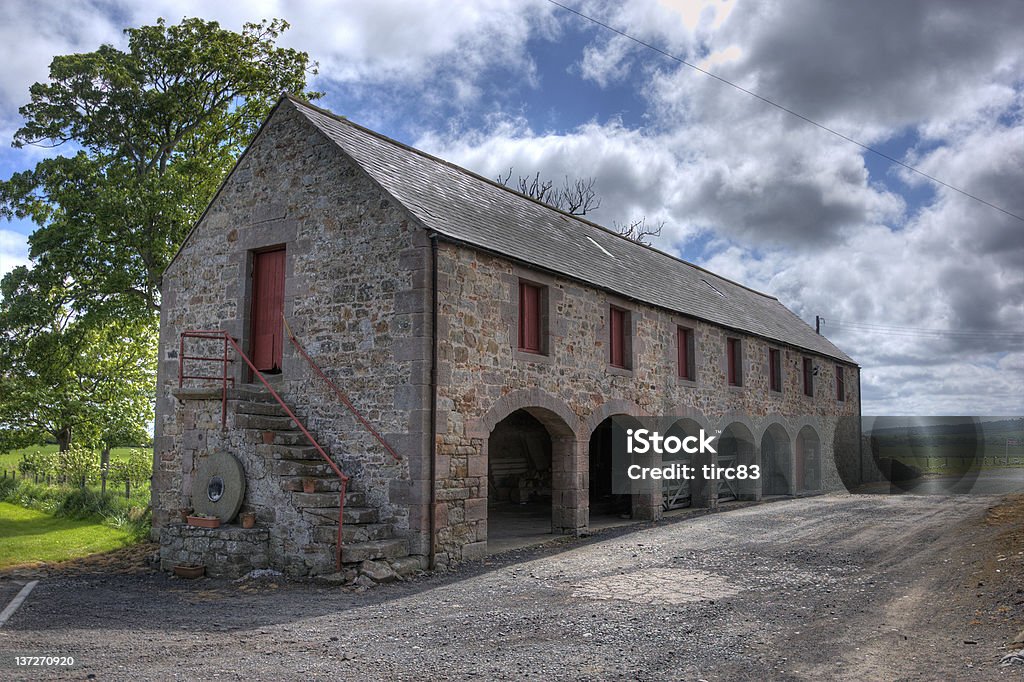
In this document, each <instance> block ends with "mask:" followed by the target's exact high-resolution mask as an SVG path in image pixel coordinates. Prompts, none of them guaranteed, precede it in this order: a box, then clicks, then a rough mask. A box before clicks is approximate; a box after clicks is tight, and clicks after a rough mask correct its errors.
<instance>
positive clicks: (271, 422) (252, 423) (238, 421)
mask: <svg viewBox="0 0 1024 682" xmlns="http://www.w3.org/2000/svg"><path fill="white" fill-rule="evenodd" d="M235 428H238V429H256V430H258V431H278V432H282V431H286V432H291V431H297V430H298V427H297V426H296V425H295V422H294V421H292V418H291V417H288V416H285V417H273V416H270V415H266V414H236V415H235Z"/></svg>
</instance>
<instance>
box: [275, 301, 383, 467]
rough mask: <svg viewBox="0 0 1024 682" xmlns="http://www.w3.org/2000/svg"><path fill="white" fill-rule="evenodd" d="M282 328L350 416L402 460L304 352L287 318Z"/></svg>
mask: <svg viewBox="0 0 1024 682" xmlns="http://www.w3.org/2000/svg"><path fill="white" fill-rule="evenodd" d="M284 328H285V330H286V331H287V332H288V340H289V341H291V342H292V345H293V346H295V349H296V350H297V351H299V354H300V355H301V356H302V357H303V358H305V360H306V362H307V363H308V364H309V366H310V367H312V368H313V371H314V372H316V373H317V374H318V375H319V376H320V378H321V379H323V380H324V381H325V382H327V385H328V386H330V387H331V390H333V391H334V394H335V395H336V396H338V400H340V401H341V402H342V404H344V405H345V407H347V408H348V410H349V412H351V413H352V416H354V417H355V418H356V419H358V420H359V423H360V424H362V425H363V426H364V427H366V430H367V431H369V432H370V434H371V435H372V436H373V437H374V438H376V439H377V442H378V443H380V444H381V445H382V446H384V449H385V450H387V451H388V453H389V454H390V455H391V456H392V457H394V458H395V461H396V462H400V461H402V458H401V456H399V454H398V453H397V452H395V449H394V448H393V447H391V444H390V443H388V441H387V440H386V439H385V438H384V436H382V435H380V433H379V432H378V431H377V429H375V428H373V425H372V424H371V423H370V422H368V421H366V418H364V417H363V415H362V413H361V412H359V410H358V409H356V406H355V405H353V404H352V401H351V400H349V399H348V396H346V395H345V394H344V393H343V392H342V390H341V389H340V388H338V387H337V385H336V384H335V383H334V382H333V381H331V379H330V377H328V376H327V375H326V374H324V371H323V370H322V369H320V366H319V365H317V364H316V362H315V361H314V360H313V358H311V357H309V354H308V353H306V349H305V348H303V347H302V344H301V343H299V340H298V339H297V338H295V332H293V331H292V327H291V325H290V324H288V320H287V319H286V318H284Z"/></svg>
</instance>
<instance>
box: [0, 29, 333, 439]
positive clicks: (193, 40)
mask: <svg viewBox="0 0 1024 682" xmlns="http://www.w3.org/2000/svg"><path fill="white" fill-rule="evenodd" d="M287 28H288V24H287V22H284V21H280V20H271V21H263V22H260V23H250V24H246V25H245V26H244V27H243V29H242V31H241V32H234V31H229V30H226V29H223V28H221V27H220V26H219V25H218V24H217V22H211V21H204V20H201V19H184V20H183V21H182V22H181V23H180V24H177V25H167V24H166V23H165V22H164V21H163V20H162V19H161V20H159V21H157V23H156V24H155V25H152V26H143V27H139V28H129V29H126V30H125V33H126V35H127V38H128V47H127V49H126V50H123V51H122V50H119V49H117V48H115V47H113V46H110V45H103V46H101V47H100V48H99V49H98V50H96V51H94V52H87V53H82V54H72V55H63V56H58V57H55V58H54V60H53V62H52V63H51V64H50V78H49V81H48V82H46V83H36V84H34V85H33V86H32V87H31V89H30V101H29V103H28V104H26V105H25V106H23V107H21V109H20V113H21V115H22V116H23V117H24V125H23V126H22V127H21V128H20V129H19V130H18V131H17V132H16V133H15V136H14V144H15V146H18V147H20V146H23V145H41V146H50V147H57V146H61V145H65V144H68V146H70V147H73V148H74V153H72V154H71V155H68V156H57V157H54V158H48V159H45V160H43V161H41V162H39V163H38V164H37V165H36V166H35V168H34V169H32V170H28V171H24V172H21V173H16V174H14V175H13V176H12V177H10V178H9V179H8V180H6V181H2V182H0V216H2V217H7V218H12V217H15V216H16V217H19V218H28V219H31V220H32V221H33V222H35V223H36V224H37V225H38V228H37V229H36V231H35V232H34V233H33V234H32V235H31V237H30V238H29V245H30V252H29V255H30V257H31V259H32V261H33V264H34V265H33V267H32V268H31V269H30V268H25V267H21V268H17V269H15V270H14V271H12V272H10V273H8V275H7V276H5V277H4V279H3V281H2V282H0V297H2V301H0V450H3V449H10V448H14V447H18V446H20V445H28V444H35V443H41V442H44V441H46V440H53V439H55V440H57V442H58V443H59V444H60V447H61V450H68V448H69V446H70V444H71V443H72V441H75V442H79V443H82V444H84V445H89V446H100V445H101V444H105V445H106V446H108V447H109V446H111V445H118V444H122V443H138V442H142V440H144V439H145V432H144V429H145V426H146V424H147V423H149V422H151V421H152V413H153V405H152V401H153V394H154V388H155V361H156V341H157V333H156V321H157V315H158V312H159V308H160V290H159V283H160V276H161V275H162V273H163V271H164V268H165V267H166V266H167V264H168V263H169V262H170V259H171V257H172V256H173V254H174V253H175V251H176V250H177V248H178V247H179V245H180V244H181V242H182V240H183V239H184V237H185V235H186V233H187V230H188V229H189V227H190V226H191V225H192V224H193V223H194V222H195V221H196V220H197V219H198V217H199V215H200V212H201V211H202V210H203V208H204V207H205V206H206V205H207V204H208V202H209V201H210V200H211V199H212V197H213V194H214V192H215V191H216V189H217V187H218V186H219V185H220V183H221V182H222V181H223V179H224V177H225V176H226V175H227V173H228V172H229V171H230V169H231V168H232V166H233V165H234V163H235V159H236V158H237V157H238V155H239V154H240V153H241V151H242V150H243V149H244V147H245V146H246V145H247V144H248V143H249V142H250V140H251V139H252V137H253V135H254V134H255V133H256V131H257V129H258V127H259V125H260V122H261V121H262V120H263V118H264V117H265V116H266V114H267V113H268V112H269V110H270V108H271V106H272V105H273V103H274V102H275V101H276V100H277V98H278V97H279V96H280V94H281V93H282V92H285V91H288V92H294V93H299V94H304V96H305V97H307V98H311V99H315V98H317V97H319V93H315V92H303V91H304V90H305V86H306V78H307V76H308V75H310V74H312V73H315V72H316V70H315V67H316V65H315V63H312V62H311V61H310V59H309V55H308V54H306V53H305V52H299V51H296V50H292V49H286V48H281V47H278V46H277V45H276V40H277V38H278V37H279V36H280V35H281V33H282V32H283V31H285V30H286V29H287Z"/></svg>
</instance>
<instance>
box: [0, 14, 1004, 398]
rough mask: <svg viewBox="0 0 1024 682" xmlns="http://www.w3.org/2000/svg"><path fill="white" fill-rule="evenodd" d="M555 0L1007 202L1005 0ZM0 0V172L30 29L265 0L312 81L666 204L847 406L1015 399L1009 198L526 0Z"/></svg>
mask: <svg viewBox="0 0 1024 682" xmlns="http://www.w3.org/2000/svg"><path fill="white" fill-rule="evenodd" d="M571 5H572V6H573V7H575V8H577V9H579V10H580V11H583V12H585V13H588V14H591V15H593V16H595V17H597V18H599V19H600V20H601V21H603V22H605V23H608V24H610V25H612V26H615V27H617V28H619V29H621V30H623V31H626V32H628V33H630V34H632V35H635V36H636V37H638V38H640V39H642V40H644V41H646V42H649V43H651V44H654V45H657V46H658V47H660V48H662V49H664V50H666V51H668V52H671V53H672V54H675V55H677V56H679V57H681V58H683V59H686V60H688V61H691V62H693V63H696V64H699V65H700V66H702V67H703V68H707V69H708V70H710V71H713V72H714V73H716V74H719V75H721V76H723V77H724V78H727V79H729V80H732V81H734V82H736V83H738V84H740V85H742V86H744V87H746V88H749V89H751V90H754V91H756V92H758V93H760V94H762V95H764V96H766V97H769V98H771V99H773V100H775V101H777V102H779V103H780V104H782V105H784V106H787V107H789V108H791V109H794V110H796V111H799V112H800V113H801V114H804V115H806V116H808V117H811V118H813V119H815V120H816V121H818V122H820V123H822V124H824V125H827V126H829V127H831V128H834V129H836V130H839V131H841V132H843V133H844V134H846V135H849V136H851V137H854V138H856V139H858V140H860V141H862V142H864V143H866V144H869V145H872V146H874V147H876V148H878V149H879V150H880V151H883V152H884V153H886V154H888V155H891V156H893V157H895V158H898V159H900V160H902V161H904V162H905V163H910V164H913V165H915V166H917V167H919V168H921V170H924V171H925V172H928V173H930V174H933V175H935V176H937V177H940V178H942V179H943V180H945V181H946V182H949V183H951V184H953V185H956V186H959V187H962V188H963V189H965V190H968V191H970V192H972V193H974V194H977V195H979V196H981V197H984V198H985V199H986V200H988V201H991V202H992V203H995V204H997V205H1000V206H1002V207H1004V208H1006V209H1007V210H1010V211H1012V212H1014V213H1017V214H1018V215H1021V214H1024V192H1022V191H1021V187H1024V122H1022V110H1024V107H1022V103H1024V75H1022V74H1024V51H1022V50H1021V49H1020V26H1022V25H1024V5H1021V3H1019V2H1013V1H1007V2H986V3H962V2H959V1H955V0H949V1H948V2H941V1H934V0H930V1H927V2H926V1H923V0H922V1H920V2H904V3H898V4H894V3H889V2H858V3H820V2H816V1H814V0H792V1H788V2H778V3H763V2H761V3H752V2H741V1H739V0H725V1H720V0H709V1H706V2H682V1H676V0H644V1H635V2H629V3H611V2H594V1H590V0H585V1H577V2H573V3H571ZM5 11H6V15H7V18H6V19H5V22H4V25H3V26H2V27H0V39H2V40H0V55H2V57H3V63H5V64H6V65H7V68H6V69H5V72H4V73H3V74H0V138H2V141H3V142H4V144H3V145H0V176H2V177H8V176H9V175H10V174H11V173H13V172H16V171H18V170H22V169H25V168H29V167H31V166H32V165H33V164H34V163H35V162H36V161H37V160H38V159H39V158H41V155H42V154H45V153H53V152H46V151H44V150H40V149H22V150H15V149H11V148H10V147H9V145H8V144H7V143H9V141H10V139H11V136H12V134H13V132H14V131H15V130H16V129H17V127H18V125H19V123H20V119H19V116H18V113H17V108H18V106H20V105H21V104H24V103H25V102H26V101H27V95H28V86H29V85H30V84H31V83H32V82H35V81H38V80H43V79H45V77H46V73H47V71H46V68H47V65H48V63H49V61H50V59H51V58H52V57H53V56H54V55H56V54H65V53H69V52H76V51H87V50H93V49H95V48H96V47H97V46H98V45H99V44H100V43H102V42H111V43H114V44H116V45H120V44H123V39H122V37H121V35H120V29H121V28H123V27H124V26H125V25H129V24H130V25H141V24H147V23H152V22H153V21H154V20H155V19H156V18H157V17H158V16H163V17H166V18H167V19H168V20H169V21H176V20H177V19H180V18H181V17H183V16H201V17H203V18H206V19H215V20H218V21H220V22H221V23H223V24H224V25H225V26H228V27H231V28H239V27H240V26H241V24H242V22H243V21H253V20H259V19H262V18H271V17H281V18H284V19H287V20H288V21H289V22H291V24H292V29H291V30H290V31H289V32H288V33H287V34H285V36H283V39H282V42H283V43H284V44H286V45H289V46H292V47H297V48H300V49H304V50H306V51H308V52H309V53H310V54H311V56H312V57H313V58H314V59H316V60H317V61H318V62H319V63H320V75H319V76H318V77H317V79H316V80H315V81H314V82H313V83H312V86H313V87H314V88H315V89H318V90H322V91H325V92H326V96H325V97H324V98H323V99H322V100H321V101H320V102H319V104H321V105H322V106H325V107H326V108H329V109H331V110H333V111H335V112H337V113H340V114H344V115H346V116H348V117H350V118H351V119H353V120H354V121H356V122H359V123H362V124H364V125H367V126H369V127H371V128H374V129H376V130H379V131H381V132H383V133H385V134H387V135H390V136H392V137H395V138H397V139H399V140H401V141H403V142H406V143H409V144H413V145H415V146H418V147H420V148H422V149H424V150H426V151H429V152H431V153H434V154H437V155H439V156H441V157H443V158H446V159H448V160H450V161H453V162H455V163H459V164H461V165H464V166H467V167H468V168H471V169H472V170H475V171H478V172H481V173H483V174H485V175H488V176H491V177H494V176H497V175H498V174H499V173H502V172H506V171H507V170H508V168H509V167H510V166H514V168H515V170H516V171H518V172H522V173H532V172H534V171H540V172H541V173H542V174H544V175H546V176H548V177H551V178H555V179H558V178H561V177H562V176H564V175H566V174H568V175H571V176H581V175H582V176H593V177H595V178H596V179H597V188H598V190H599V193H600V195H601V199H602V203H601V208H600V209H599V210H598V211H596V212H595V213H593V214H592V215H590V216H588V217H590V218H592V219H594V220H595V221H597V222H600V223H603V224H606V225H611V224H613V223H615V222H619V223H622V222H626V221H629V220H632V219H636V218H639V217H642V216H646V218H647V220H648V221H649V222H660V221H664V223H665V228H664V231H663V233H662V236H661V238H660V239H659V240H658V241H657V243H656V245H657V246H658V247H660V248H662V249H665V250H668V251H671V252H673V253H676V254H679V255H681V256H683V257H684V258H687V259H689V260H692V261H694V262H697V263H699V264H701V265H703V266H705V267H709V268H711V269H712V270H715V271H716V272H719V273H720V274H722V275H724V276H728V277H731V278H733V279H736V280H738V281H740V282H742V283H744V284H747V285H749V286H752V287H754V288H757V289H760V290H762V291H766V292H769V293H772V294H774V295H776V296H778V297H779V298H780V299H781V300H782V302H783V303H785V304H786V305H788V306H790V307H791V308H792V309H793V310H795V311H796V312H797V313H798V314H799V315H801V316H802V317H803V318H804V319H805V320H807V321H808V322H810V323H813V320H814V316H815V315H816V314H818V315H821V316H822V317H823V318H824V319H825V320H826V323H825V326H824V327H823V331H824V332H825V333H826V334H828V335H829V336H830V338H832V339H833V340H834V341H836V342H837V343H838V344H839V345H840V346H841V347H842V348H843V349H844V350H846V351H847V352H848V353H849V354H850V355H851V356H852V357H854V358H855V359H856V360H857V361H858V362H859V363H860V364H861V365H862V366H863V367H864V372H863V387H864V411H865V413H866V414H901V415H905V414H909V415H915V414H916V415H929V414H1000V413H1001V414H1020V413H1024V350H1022V346H1024V341H1022V339H1024V336H1021V335H1017V336H1008V335H1006V334H1005V332H1009V331H1017V332H1020V331H1024V223H1022V222H1021V221H1018V220H1015V219H1013V218H1010V217H1008V216H1006V215H1003V214H1000V213H999V212H998V211H994V210H993V209H991V208H989V207H986V206H983V205H981V204H978V203H977V202H973V201H971V200H969V199H967V198H965V197H963V196H961V195H958V194H957V193H955V192H952V191H950V190H948V189H945V188H942V187H937V186H935V185H933V184H931V183H930V182H928V181H926V180H923V179H921V178H919V177H915V176H914V175H913V174H910V173H908V172H907V171H906V170H904V169H898V168H893V167H892V166H891V165H890V164H889V163H888V162H886V161H884V160H881V159H879V158H876V157H873V156H871V155H869V154H865V153H864V152H863V150H861V149H859V148H857V147H856V146H854V145H851V144H849V143H847V142H845V141H843V140H841V139H838V138H836V137H834V136H830V135H828V134H827V133H824V132H822V131H821V130H818V129H816V128H814V127H812V126H809V125H807V124H806V123H803V122H801V121H799V120H797V119H794V118H792V117H790V116H788V115H786V114H784V113H782V112H780V111H778V110H776V109H773V108H771V107H769V106H767V105H765V104H764V103H762V102H759V101H757V100H755V99H753V98H751V97H749V96H747V95H744V94H742V93H740V92H737V91H735V90H733V89H731V88H729V87H727V86H725V85H723V84H722V83H719V82H717V81H715V80H713V79H711V78H708V77H707V76H704V75H702V74H700V73H698V72H696V71H693V70H692V69H689V68H686V67H684V66H681V65H679V64H677V63H675V62H672V61H671V60H668V59H666V58H664V57H663V56H660V55H658V54H656V53H653V52H651V51H649V50H646V49H644V48H642V47H640V46H637V45H636V44H634V43H631V42H630V41H628V40H626V39H624V38H622V37H620V36H616V35H614V34H612V33H610V32H608V31H606V30H605V29H602V28H599V27H597V26H595V25H593V24H590V23H588V22H586V21H584V20H582V19H580V18H579V17H576V16H573V15H572V14H569V13H567V12H566V11H565V10H562V9H560V8H558V7H556V6H554V5H552V4H551V3H548V2H545V1H544V0H520V1H513V0H480V1H478V2H472V3H470V2H464V3H459V2H447V1H441V0H429V1H424V2H415V3H413V2H404V1H398V0H380V1H378V2H372V3H371V2H330V1H327V0H324V1H321V2H284V1H280V2H272V1H266V0H265V1H261V2H250V3H223V2H213V3H211V2H199V1H198V0H197V1H193V2H169V1H166V0H163V1H161V0H156V1H154V2H145V3H143V2H126V1H120V0H105V1H104V2H81V3H74V4H68V3H60V2H53V1H52V0H40V1H37V2H11V3H7V4H6V5H5ZM68 151H70V150H68ZM58 153H64V152H63V151H61V150H59V151H58ZM31 229H32V226H31V225H28V224H25V223H22V222H13V223H8V224H0V272H3V271H6V270H8V269H10V268H11V267H13V266H14V265H16V264H18V263H19V262H24V261H25V259H26V252H25V236H26V235H27V234H28V233H29V232H30V231H31ZM858 325H860V326H858ZM863 325H873V327H872V328H870V329H868V328H865V327H864V326H863ZM896 328H900V329H896ZM905 328H912V329H920V328H924V329H959V330H964V329H967V330H978V331H983V332H988V333H987V334H975V335H969V336H966V335H959V336H952V337H951V336H948V335H942V334H923V333H918V332H906V331H905ZM994 332H1003V334H1002V335H1000V334H996V333H994Z"/></svg>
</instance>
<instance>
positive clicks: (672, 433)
mask: <svg viewBox="0 0 1024 682" xmlns="http://www.w3.org/2000/svg"><path fill="white" fill-rule="evenodd" d="M701 431H706V429H704V427H703V426H701V424H700V423H698V422H697V421H696V420H694V419H691V418H689V417H684V418H682V419H678V420H676V421H674V422H672V424H671V425H670V426H669V427H668V429H666V430H665V437H666V438H669V437H675V438H678V439H680V440H683V439H685V438H697V439H698V441H699V440H700V432H701ZM711 461H712V460H711V458H710V457H707V456H701V455H700V453H695V454H689V453H687V452H685V451H682V450H680V451H679V452H678V453H676V454H674V455H667V456H665V457H664V458H663V459H662V464H666V465H667V464H680V465H687V466H690V467H695V468H696V469H697V470H698V471H699V470H700V468H701V467H702V466H703V465H704V464H711ZM703 486H704V481H703V480H697V479H694V480H665V481H663V482H662V486H661V492H662V500H661V506H662V509H664V510H665V511H669V510H671V509H680V508H683V507H705V506H707V504H706V502H705V501H704V497H705V496H706V495H705V493H704V492H703Z"/></svg>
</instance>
